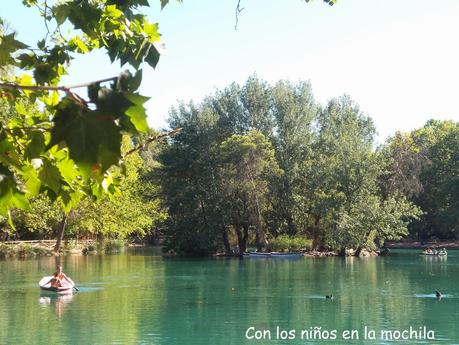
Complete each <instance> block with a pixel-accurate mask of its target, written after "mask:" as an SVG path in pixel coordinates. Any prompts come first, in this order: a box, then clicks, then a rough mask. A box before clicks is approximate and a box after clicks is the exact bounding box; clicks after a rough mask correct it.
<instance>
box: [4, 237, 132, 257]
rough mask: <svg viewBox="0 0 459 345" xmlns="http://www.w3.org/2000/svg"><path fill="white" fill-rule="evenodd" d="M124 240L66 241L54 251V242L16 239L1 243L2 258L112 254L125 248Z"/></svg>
mask: <svg viewBox="0 0 459 345" xmlns="http://www.w3.org/2000/svg"><path fill="white" fill-rule="evenodd" d="M126 245H127V244H126V242H125V241H123V240H105V241H99V242H77V241H73V240H70V241H66V242H65V243H64V245H63V246H62V248H61V250H60V251H59V252H58V253H56V252H54V243H53V242H49V241H46V242H45V241H43V242H40V241H24V242H21V241H14V242H4V243H0V259H10V258H11V259H14V258H31V257H36V256H56V255H91V254H112V253H119V252H121V251H123V250H124V248H125V246H126Z"/></svg>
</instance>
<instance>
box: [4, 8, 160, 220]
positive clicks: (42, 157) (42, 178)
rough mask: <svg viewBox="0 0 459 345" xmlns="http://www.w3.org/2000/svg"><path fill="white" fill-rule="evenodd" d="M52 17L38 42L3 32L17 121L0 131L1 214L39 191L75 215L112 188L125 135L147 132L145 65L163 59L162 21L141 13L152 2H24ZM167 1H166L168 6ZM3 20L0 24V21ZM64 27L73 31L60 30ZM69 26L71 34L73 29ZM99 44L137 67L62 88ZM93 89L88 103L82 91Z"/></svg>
mask: <svg viewBox="0 0 459 345" xmlns="http://www.w3.org/2000/svg"><path fill="white" fill-rule="evenodd" d="M24 5H26V6H28V7H31V8H36V9H38V11H39V14H40V15H41V16H43V18H44V22H45V24H46V25H45V29H46V30H45V33H44V38H43V39H42V40H40V41H39V42H37V43H36V45H35V46H32V45H30V43H27V44H26V43H24V42H21V41H19V40H17V39H16V35H15V33H14V32H6V31H3V32H0V52H1V53H0V69H2V70H5V69H11V68H13V69H14V71H15V74H14V76H11V75H10V74H5V73H3V74H2V75H1V77H2V80H1V81H0V98H1V99H2V100H3V104H4V105H5V104H8V109H7V111H11V110H15V111H16V112H17V113H18V115H19V117H18V118H12V119H9V120H8V121H5V120H2V123H1V128H0V174H1V186H0V213H1V214H3V215H5V214H7V213H8V210H9V209H10V208H12V207H23V208H24V207H27V204H28V202H27V199H29V198H32V197H35V196H37V195H38V194H40V193H44V194H46V195H48V197H50V198H51V199H52V200H58V201H59V202H60V203H62V204H63V208H64V211H65V212H66V213H68V212H69V211H70V210H71V209H72V208H74V207H75V206H76V205H77V204H78V202H79V200H81V199H82V198H83V197H84V196H90V197H95V198H100V197H101V196H102V194H103V193H106V192H108V193H110V192H113V191H114V190H115V188H114V187H111V181H112V180H113V178H112V177H111V176H110V171H109V168H110V167H111V166H113V165H118V164H119V162H120V160H121V159H122V158H123V157H122V154H121V137H122V133H129V134H131V135H137V134H139V133H141V132H145V131H147V129H148V126H147V123H146V115H145V110H144V108H143V104H144V103H145V101H146V100H147V99H148V98H146V97H143V96H140V95H139V94H138V93H137V89H138V88H139V85H140V82H141V70H140V66H141V64H142V63H143V62H145V63H147V64H149V65H150V66H153V67H155V66H156V64H157V63H158V60H159V50H160V48H159V45H158V44H159V41H160V35H159V33H158V31H157V29H158V26H157V25H156V24H154V23H151V22H149V21H148V20H147V19H146V16H144V15H142V14H140V13H138V12H137V8H138V7H140V6H147V5H148V3H147V1H145V0H130V1H112V0H107V1H100V0H98V1H87V0H84V1H67V2H55V3H51V2H47V1H37V0H26V1H24ZM163 5H165V2H163ZM2 24H3V21H0V25H2ZM62 27H65V28H70V29H72V30H70V31H69V32H70V34H69V35H65V34H63V30H61V28H62ZM66 31H67V30H66ZM94 49H102V50H105V52H106V53H107V55H108V57H109V59H110V60H111V61H112V62H114V61H119V62H120V64H121V65H129V66H131V67H132V69H133V70H134V71H135V73H134V74H131V73H130V72H123V73H121V74H120V75H119V76H118V77H116V78H109V79H106V80H100V81H95V82H90V83H86V84H80V85H75V86H65V87H64V86H59V81H60V79H61V77H62V75H64V74H66V73H67V69H68V66H69V65H70V63H71V61H72V60H73V59H74V58H76V57H77V56H78V55H81V54H87V53H89V52H91V51H92V50H94ZM80 87H86V88H87V91H88V96H89V99H83V98H82V97H81V96H79V95H78V94H77V93H75V92H74V90H75V89H77V88H80Z"/></svg>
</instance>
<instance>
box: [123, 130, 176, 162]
mask: <svg viewBox="0 0 459 345" xmlns="http://www.w3.org/2000/svg"><path fill="white" fill-rule="evenodd" d="M181 131H182V129H181V128H176V129H174V130H173V131H170V132H167V133H162V134H158V135H155V136H153V137H150V138H148V139H147V140H146V141H145V142H144V143H142V144H139V145H137V146H136V147H134V148H133V149H131V150H129V151H128V152H126V153H125V154H124V156H123V158H125V157H126V156H128V155H130V154H133V153H134V152H136V151H140V150H143V149H144V148H145V147H146V146H147V145H148V144H150V143H152V142H153V141H157V140H159V139H163V138H166V137H170V138H172V137H174V136H176V135H177V134H179V133H180V132H181Z"/></svg>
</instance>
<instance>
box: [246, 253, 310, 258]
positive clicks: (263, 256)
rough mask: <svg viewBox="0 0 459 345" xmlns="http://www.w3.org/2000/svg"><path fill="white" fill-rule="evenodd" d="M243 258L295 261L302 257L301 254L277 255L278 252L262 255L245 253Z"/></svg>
mask: <svg viewBox="0 0 459 345" xmlns="http://www.w3.org/2000/svg"><path fill="white" fill-rule="evenodd" d="M244 256H248V257H249V258H258V259H266V258H275V259H279V258H281V259H296V258H300V257H302V256H303V254H302V253H279V252H271V253H263V252H249V253H245V254H244Z"/></svg>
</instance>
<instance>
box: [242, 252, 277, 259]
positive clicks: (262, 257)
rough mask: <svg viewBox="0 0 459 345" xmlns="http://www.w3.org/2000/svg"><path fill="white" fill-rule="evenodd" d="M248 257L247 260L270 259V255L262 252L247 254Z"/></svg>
mask: <svg viewBox="0 0 459 345" xmlns="http://www.w3.org/2000/svg"><path fill="white" fill-rule="evenodd" d="M247 254H248V255H249V258H260V259H264V258H269V257H271V253H262V252H249V253H247Z"/></svg>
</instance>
